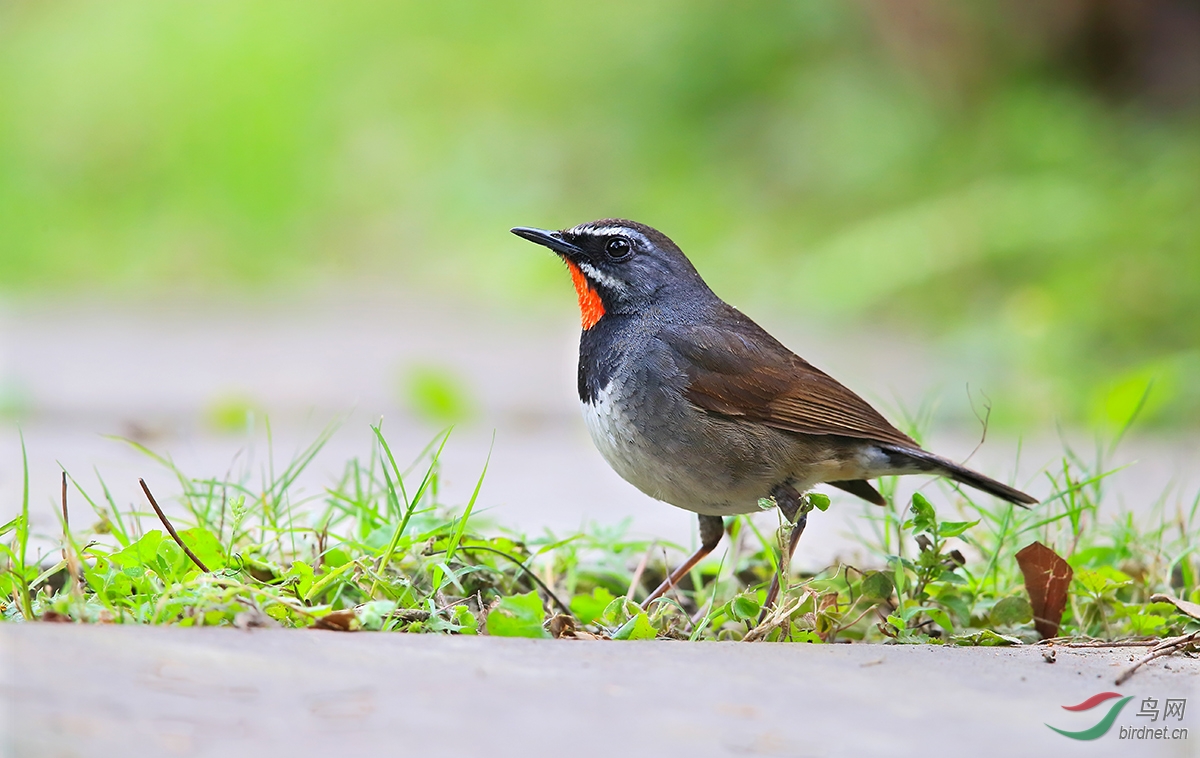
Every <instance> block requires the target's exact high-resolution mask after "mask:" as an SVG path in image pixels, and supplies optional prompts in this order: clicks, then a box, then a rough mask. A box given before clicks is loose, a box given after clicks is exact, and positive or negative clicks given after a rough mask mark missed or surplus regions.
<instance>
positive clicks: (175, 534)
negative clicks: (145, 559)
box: [63, 479, 209, 574]
mask: <svg viewBox="0 0 1200 758" xmlns="http://www.w3.org/2000/svg"><path fill="white" fill-rule="evenodd" d="M138 484H140V485H142V492H145V493H146V499H147V500H149V501H150V507H152V508H154V512H155V513H157V514H158V520H159V521H161V522H162V523H163V526H165V527H166V528H167V532H168V533H169V534H170V535H171V539H173V540H175V544H177V545H179V547H180V548H182V549H183V552H184V553H185V554H186V555H187V557H188V558H191V559H192V563H194V564H196V565H197V566H199V567H200V570H201V571H203V572H204V573H206V574H207V573H209V572H208V566H205V565H204V562H203V561H201V560H200V559H199V558H197V557H196V554H195V553H193V552H192V549H191V548H190V547H188V546H187V545H185V544H183V540H182V539H180V537H179V532H177V531H175V527H174V526H171V522H170V521H168V520H167V514H165V513H163V512H162V508H159V507H158V502H157V501H155V499H154V495H151V494H150V488H149V487H147V486H146V480H145V479H138ZM63 486H64V487H66V484H64V485H63Z"/></svg>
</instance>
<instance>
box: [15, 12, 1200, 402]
mask: <svg viewBox="0 0 1200 758" xmlns="http://www.w3.org/2000/svg"><path fill="white" fill-rule="evenodd" d="M1198 16H1200V12H1197V11H1195V9H1194V4H1193V3H1188V2H1186V1H1185V0H1157V1H1156V2H1145V3H1129V2H1121V1H1120V0H1084V1H1083V2H1079V3H1072V4H1037V3H1033V2H1011V3H1001V2H998V1H997V0H974V1H973V2H967V3H944V2H936V0H904V2H891V3H885V2H872V1H871V0H862V1H861V2H858V3H844V2H839V1H836V0H822V1H814V2H785V1H783V0H764V1H763V2H758V3H753V4H749V5H738V6H731V5H728V4H723V3H716V2H712V0H702V1H701V2H688V3H683V2H680V1H679V0H676V1H675V2H663V3H653V4H643V3H633V2H628V0H618V2H615V3H607V4H603V5H591V6H588V5H579V4H560V3H550V2H545V0H522V1H520V2H514V3H504V4H487V3H481V2H465V1H461V0H452V1H451V2H445V3H436V4H430V3H414V2H400V3H384V2H367V1H365V0H350V1H347V2H341V3H303V2H301V3H297V2H286V3H285V2H282V1H280V0H255V1H253V2H244V1H243V2H234V1H232V0H214V1H213V2H209V3H203V4H191V5H186V4H185V5H173V4H167V5H164V4H161V3H155V2H152V1H151V0H111V1H110V2H106V3H90V2H57V3H34V2H14V3H7V4H5V5H4V6H3V7H0V287H3V288H4V289H6V290H8V291H9V292H14V293H15V292H26V291H34V292H36V291H55V292H58V291H62V290H64V289H65V290H67V291H78V290H82V289H85V288H101V289H103V290H109V291H114V292H126V291H131V290H136V289H137V288H141V287H146V286H148V285H153V286H154V287H155V288H167V289H168V290H172V289H174V290H178V289H199V290H208V289H212V288H214V287H215V288H220V287H226V286H230V285H235V286H241V285H246V284H249V285H252V286H261V285H269V286H273V287H290V286H293V285H295V284H304V283H315V282H320V281H325V280H327V279H329V278H330V277H334V278H337V277H342V278H344V279H345V280H346V281H348V282H351V283H356V282H357V283H361V282H364V281H394V282H395V283H396V285H397V286H402V287H408V288H410V289H413V288H428V289H433V290H435V291H439V292H446V293H448V294H454V295H457V296H464V297H479V296H486V297H493V298H495V297H499V298H501V299H503V298H511V299H514V300H518V299H523V298H525V297H527V296H528V295H530V294H534V293H540V292H543V291H554V292H556V293H557V291H558V290H559V289H561V281H560V279H561V272H559V271H558V270H557V269H556V266H555V262H554V261H553V260H552V259H550V258H549V257H548V256H542V255H537V254H533V253H531V251H529V250H528V249H526V247H525V246H524V244H523V243H521V242H520V241H518V240H511V239H508V236H507V235H506V233H505V230H507V228H508V227H510V226H512V225H514V224H535V225H543V226H567V225H573V224H575V223H578V222H581V221H584V220H588V219H591V218H595V217H599V216H608V215H622V216H630V217H634V218H637V219H639V220H643V221H646V222H648V223H651V224H654V225H655V226H658V227H660V228H662V229H664V230H666V231H667V232H668V233H669V234H671V235H672V236H673V237H674V238H675V239H676V240H678V241H679V242H680V243H681V244H682V245H683V247H684V249H685V250H687V251H688V252H689V253H690V254H692V255H693V257H694V258H695V259H696V260H697V263H698V265H699V266H700V268H701V270H702V271H704V272H705V273H706V275H707V276H708V277H709V279H710V281H712V282H713V284H714V286H715V287H716V288H717V289H718V291H719V292H721V293H722V294H724V295H726V296H728V297H730V298H731V299H734V300H736V301H740V302H746V301H748V300H750V301H754V302H761V303H762V304H763V305H764V307H768V306H769V307H775V308H790V309H793V310H794V311H795V312H796V313H797V315H802V316H803V317H805V318H809V319H818V320H819V319H822V318H825V319H842V318H848V317H849V318H857V319H866V320H875V321H886V322H888V323H893V324H897V325H899V326H901V327H903V328H908V329H921V330H924V331H925V332H926V333H929V334H935V335H939V336H940V337H941V338H943V339H944V340H946V344H948V345H949V346H950V347H951V348H953V349H956V350H961V351H962V354H963V356H964V357H970V358H973V359H974V360H976V361H977V362H978V363H979V364H981V365H983V366H985V367H987V368H989V369H990V373H989V374H988V375H989V377H990V379H989V388H990V394H991V395H992V396H993V397H997V396H999V395H1003V396H1004V398H1005V399H1006V402H1005V403H1003V404H1000V405H999V406H998V413H997V416H996V417H995V418H996V419H998V420H1000V421H1001V422H1003V421H1004V420H1005V419H1006V417H1008V416H1011V415H1012V414H1014V413H1017V412H1021V413H1025V414H1029V415H1031V416H1034V417H1036V418H1042V419H1045V418H1050V417H1054V416H1056V415H1057V416H1060V417H1066V418H1069V419H1075V420H1088V421H1093V422H1102V423H1103V422H1107V421H1109V420H1113V419H1123V418H1125V417H1127V415H1128V411H1129V409H1130V404H1131V403H1134V404H1135V405H1136V404H1137V403H1139V402H1141V398H1142V396H1143V394H1144V390H1145V387H1146V386H1147V384H1148V383H1149V382H1151V381H1153V383H1154V392H1153V393H1152V398H1153V401H1152V402H1150V403H1148V404H1147V407H1146V408H1145V411H1146V415H1147V417H1149V418H1151V419H1152V420H1157V421H1159V422H1168V423H1177V424H1187V423H1191V424H1195V423H1196V422H1197V421H1200V389H1197V388H1198V387H1200V339H1198V337H1197V335H1200V308H1197V306H1196V304H1197V303H1198V302H1200V213H1197V212H1196V208H1197V207H1200V181H1198V180H1197V177H1198V176H1200V118H1198V117H1197V110H1196V106H1197V101H1198V99H1200V98H1198V97H1197V92H1196V90H1197V87H1198V86H1200V84H1198V81H1200V78H1198V77H1197V76H1196V75H1195V72H1196V71H1200V63H1198V62H1197V52H1196V51H1197V50H1200V17H1198ZM380 275H386V276H388V277H389V279H387V280H384V279H381V278H379V277H380ZM552 287H553V290H552V289H551V288H552ZM1131 398H1133V399H1132V400H1131Z"/></svg>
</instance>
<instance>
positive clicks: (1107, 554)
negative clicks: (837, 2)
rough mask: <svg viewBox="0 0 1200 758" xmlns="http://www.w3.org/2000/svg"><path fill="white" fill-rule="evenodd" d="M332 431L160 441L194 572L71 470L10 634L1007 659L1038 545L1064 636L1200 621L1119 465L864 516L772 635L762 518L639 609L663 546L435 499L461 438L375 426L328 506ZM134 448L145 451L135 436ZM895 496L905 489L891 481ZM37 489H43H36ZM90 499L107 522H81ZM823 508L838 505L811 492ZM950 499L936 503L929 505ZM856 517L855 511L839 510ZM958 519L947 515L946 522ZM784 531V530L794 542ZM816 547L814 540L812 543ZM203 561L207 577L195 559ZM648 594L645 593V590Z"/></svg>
mask: <svg viewBox="0 0 1200 758" xmlns="http://www.w3.org/2000/svg"><path fill="white" fill-rule="evenodd" d="M331 432H332V429H330V430H327V431H326V432H325V433H323V434H322V435H320V436H319V437H318V438H317V439H316V440H314V442H313V443H312V444H311V445H310V446H309V447H308V448H306V449H305V450H303V451H302V452H301V453H300V454H298V455H297V456H296V457H295V458H294V459H293V460H292V461H290V462H289V463H288V464H287V465H286V466H283V467H281V468H280V469H279V470H276V469H275V466H274V465H273V463H270V462H269V463H268V464H266V465H265V466H264V470H263V471H262V472H261V475H260V478H259V479H258V481H257V483H255V482H253V481H252V480H251V479H250V478H249V477H246V478H239V479H230V478H215V479H214V478H193V477H191V476H189V475H187V474H185V473H184V472H182V471H179V470H178V469H177V468H176V467H175V466H174V465H173V464H172V463H171V462H170V460H169V459H167V458H165V457H162V456H159V455H157V454H155V453H153V452H151V451H149V450H146V449H145V448H142V450H143V451H144V452H145V453H146V455H147V462H148V464H151V465H154V466H163V467H166V469H167V470H168V471H169V472H170V473H171V474H173V475H174V477H175V481H176V485H177V486H176V488H175V491H174V492H170V493H168V492H158V493H156V495H157V498H158V499H160V500H165V499H166V498H167V497H168V496H169V497H170V499H171V500H173V501H175V502H176V503H177V504H178V507H176V508H174V509H168V510H171V511H172V512H173V513H174V514H175V515H174V516H173V517H172V520H173V522H174V523H173V526H174V528H176V529H177V530H178V536H179V540H180V541H182V543H183V544H184V545H186V546H187V548H188V550H189V551H190V552H191V554H192V555H193V556H194V559H193V558H192V557H190V556H189V555H188V554H187V553H186V552H185V551H184V550H183V549H181V547H180V545H179V544H177V542H176V540H174V539H172V537H171V536H169V535H168V533H167V531H166V530H165V529H164V524H163V523H161V522H160V520H159V519H158V518H157V517H156V516H155V515H154V513H153V512H152V511H149V510H147V509H146V508H145V507H134V508H127V509H122V508H121V507H119V506H118V504H117V503H116V502H115V501H114V499H113V498H112V496H111V495H110V493H109V492H108V488H107V485H105V484H104V481H103V479H100V482H101V484H100V492H99V493H89V492H86V491H85V490H84V489H83V488H82V487H81V486H80V485H79V484H78V482H77V481H76V480H75V479H74V478H72V477H70V476H69V475H68V474H67V473H64V475H63V486H64V489H63V492H64V503H66V502H67V501H68V500H69V501H70V505H69V507H64V510H63V512H62V513H61V514H59V515H60V518H59V523H60V526H61V527H62V528H61V531H60V532H59V533H56V534H52V535H39V536H40V537H43V538H45V539H46V540H47V542H46V543H45V544H54V543H57V544H54V548H53V549H52V550H50V551H49V552H46V553H44V554H42V555H39V556H37V557H34V556H32V555H31V552H30V550H31V544H30V539H31V534H30V532H29V526H28V525H29V503H28V498H27V495H26V497H25V499H23V501H22V507H21V512H20V514H19V515H18V516H17V517H16V518H15V519H13V520H12V521H10V522H8V523H7V524H5V525H4V526H3V527H0V537H2V538H3V539H5V540H6V544H3V545H0V556H3V558H4V559H5V566H6V568H5V571H4V573H2V574H0V595H2V596H3V597H4V598H5V601H4V606H3V612H2V616H3V618H4V619H5V620H8V621H19V620H23V619H43V620H58V621H80V622H88V623H137V624H162V625H172V626H201V625H203V626H213V625H215V626H223V625H235V626H256V625H279V626H284V627H295V628H305V627H313V626H318V627H325V628H338V629H363V630H384V631H403V632H409V633H418V632H425V633H449V634H476V633H480V632H486V633H489V634H493V635H516V636H528V637H549V636H573V635H596V636H603V637H612V638H614V639H644V638H654V637H659V638H670V639H689V640H711V639H722V640H737V639H761V640H791V641H804V642H834V641H845V640H862V641H887V640H892V641H898V642H931V641H942V642H946V641H954V642H957V643H959V644H1010V643H1013V642H1016V641H1026V642H1031V641H1033V640H1035V639H1036V638H1037V635H1036V633H1035V632H1034V631H1033V629H1032V625H1031V623H1030V614H1031V609H1030V605H1029V601H1028V599H1027V598H1026V596H1025V594H1024V589H1023V585H1022V579H1021V575H1020V572H1019V570H1018V569H1017V565H1016V562H1015V559H1014V557H1013V556H1014V554H1015V553H1016V551H1017V550H1019V549H1020V548H1021V547H1023V546H1024V545H1026V544H1028V543H1029V542H1031V541H1033V540H1035V539H1036V540H1039V541H1041V542H1043V543H1044V544H1046V545H1048V546H1050V547H1051V548H1053V549H1054V550H1056V551H1057V552H1058V553H1059V554H1061V555H1063V556H1065V557H1067V559H1068V560H1069V562H1070V563H1071V565H1072V567H1073V568H1074V571H1075V579H1074V582H1073V584H1072V586H1071V593H1070V602H1069V604H1068V608H1067V611H1066V614H1065V617H1064V620H1063V625H1062V629H1061V632H1060V633H1061V634H1063V635H1068V636H1077V637H1089V638H1100V639H1114V638H1119V637H1127V636H1144V635H1150V636H1166V635H1170V634H1177V633H1181V632H1184V631H1191V630H1194V629H1197V628H1200V622H1198V621H1197V620H1195V619H1189V618H1188V617H1187V616H1184V615H1183V614H1182V613H1179V612H1177V611H1176V610H1175V608H1174V606H1171V605H1169V604H1166V603H1160V602H1154V601H1152V600H1151V596H1152V595H1154V594H1156V593H1166V594H1169V595H1172V596H1174V597H1179V598H1183V599H1190V600H1192V601H1194V602H1197V601H1200V579H1198V570H1200V556H1197V555H1196V552H1195V549H1196V548H1195V546H1196V545H1200V497H1198V498H1197V499H1196V500H1195V501H1193V503H1192V504H1191V506H1190V508H1188V509H1180V510H1177V511H1176V512H1168V511H1167V510H1166V505H1165V500H1162V501H1160V502H1159V503H1158V505H1157V506H1156V510H1155V511H1154V513H1153V516H1152V518H1151V519H1150V521H1149V522H1148V523H1139V522H1136V521H1135V520H1134V519H1133V517H1132V516H1131V515H1129V514H1120V515H1117V516H1116V517H1108V518H1101V517H1100V515H1099V513H1098V505H1099V503H1100V501H1101V498H1102V497H1103V487H1104V483H1105V476H1106V469H1105V466H1104V460H1105V456H1103V455H1100V454H1098V455H1097V457H1096V459H1095V460H1094V461H1090V462H1087V461H1084V460H1083V459H1082V458H1081V457H1080V456H1078V455H1076V454H1075V453H1073V452H1071V451H1067V452H1066V454H1065V455H1064V457H1063V459H1062V460H1061V462H1059V463H1058V464H1056V465H1054V466H1051V467H1048V468H1047V469H1046V472H1045V477H1046V478H1047V480H1048V482H1049V483H1050V489H1051V491H1052V493H1053V494H1052V495H1051V496H1050V497H1048V498H1047V499H1046V501H1045V502H1043V503H1042V504H1040V505H1038V506H1036V507H1034V508H1032V509H1030V510H1028V511H1026V510H1022V509H1018V508H1014V507H1012V506H1009V505H997V504H996V503H994V502H992V501H991V500H990V499H989V500H988V501H987V502H982V501H976V500H974V499H972V497H971V496H970V495H969V493H967V492H961V491H958V490H956V489H952V488H950V487H949V486H947V485H939V489H938V492H937V494H936V495H935V494H933V493H931V494H929V495H928V496H921V495H915V496H914V498H913V500H912V501H910V502H909V503H896V502H895V500H894V498H893V499H892V500H891V502H892V504H891V505H889V506H888V507H886V508H882V509H880V508H877V507H875V506H863V517H862V518H861V519H860V520H859V524H860V525H861V527H862V529H861V533H860V535H859V542H860V544H861V545H862V546H863V547H864V548H865V549H866V551H867V554H868V555H869V556H870V558H869V559H868V563H867V564H866V565H862V566H851V565H845V564H839V565H836V566H830V567H829V568H827V569H825V570H823V571H821V572H818V573H817V574H815V575H811V576H790V575H789V576H788V577H787V580H786V582H785V586H786V590H785V592H784V593H783V595H782V597H781V599H780V602H779V603H778V604H777V606H776V608H775V609H774V610H773V611H772V612H771V613H769V614H768V616H767V619H766V621H765V622H764V623H761V624H760V623H758V617H759V614H760V610H761V603H762V601H763V597H764V594H765V590H766V585H767V583H768V582H769V580H770V578H771V577H772V575H773V573H774V572H775V571H776V570H777V567H776V545H777V535H776V534H774V533H772V532H765V533H764V532H762V531H761V530H759V529H758V528H756V526H755V524H754V522H752V521H751V520H749V519H746V518H741V517H739V518H737V519H733V520H732V521H731V522H730V523H729V529H730V533H731V539H730V540H729V541H728V542H726V543H725V544H726V545H728V546H731V547H729V548H728V549H727V550H726V551H725V552H724V553H722V554H721V555H720V556H719V557H716V558H714V559H711V560H709V561H706V562H704V563H702V564H700V566H699V567H698V568H697V569H696V570H695V571H693V572H692V574H691V576H690V577H689V578H688V579H687V580H685V581H684V583H683V586H682V587H681V588H679V589H678V590H676V591H674V592H672V593H670V594H669V595H668V597H667V598H666V599H665V600H663V601H661V602H659V603H658V604H657V605H655V606H654V607H653V608H652V609H651V611H650V613H648V614H647V613H644V612H642V611H641V610H640V609H639V608H638V607H637V605H636V604H635V603H634V602H631V601H637V600H640V599H641V598H642V597H644V596H645V593H646V592H647V591H648V589H649V588H650V587H652V586H654V585H655V584H656V583H657V582H658V581H659V580H661V578H662V576H663V575H664V572H665V569H666V566H665V563H664V559H665V557H666V555H665V552H664V548H665V547H672V546H665V545H662V544H660V543H656V542H648V541H645V540H636V539H631V538H629V537H628V536H627V535H626V534H625V528H624V526H620V525H618V526H615V527H599V526H594V527H592V528H591V529H589V530H588V531H586V532H584V533H580V534H573V535H567V536H562V535H555V534H550V533H544V534H541V535H529V536H523V535H517V534H514V533H511V532H508V531H505V530H504V529H502V528H499V527H495V526H490V525H489V524H488V523H487V522H486V521H484V520H483V519H481V518H480V517H479V516H477V515H476V514H475V512H474V506H475V503H476V498H477V496H478V494H479V485H480V484H481V483H482V481H483V472H481V473H480V477H479V484H477V485H476V487H475V490H474V492H473V494H472V495H471V497H470V499H469V500H468V502H467V503H465V504H460V505H459V506H458V507H451V506H449V505H447V504H446V503H444V502H442V501H441V499H440V495H439V480H440V471H441V467H440V463H439V461H440V457H441V454H442V451H443V450H444V448H445V446H446V445H447V444H452V443H451V442H450V441H449V437H450V435H449V432H446V433H443V434H441V435H439V436H438V438H436V439H435V440H433V442H432V443H431V444H430V445H429V446H428V447H427V448H426V449H425V450H423V451H421V452H420V453H419V454H418V455H416V456H415V457H413V456H410V457H408V458H397V456H396V452H395V451H393V450H392V449H391V448H390V446H389V445H388V443H387V439H386V437H385V435H384V434H383V433H382V431H381V430H380V429H379V428H373V435H372V438H371V440H370V441H371V448H370V452H369V454H368V455H367V456H366V457H365V458H361V459H358V458H356V459H354V460H351V461H348V462H346V463H345V465H344V467H343V469H342V473H341V475H340V477H338V478H337V480H336V481H334V482H332V483H331V484H330V486H329V487H327V488H326V489H325V490H324V492H322V493H319V494H315V495H308V496H305V495H303V494H301V493H300V491H299V490H298V489H297V488H296V486H295V483H296V481H297V478H298V477H299V476H300V475H301V473H302V472H303V471H304V470H305V469H306V468H307V467H308V466H309V465H311V463H312V462H313V460H314V459H315V458H316V457H317V456H318V455H319V453H320V452H321V449H322V447H323V446H324V444H325V442H326V441H327V439H328V437H329V434H330V433H331ZM130 444H135V443H130ZM883 490H884V492H885V493H886V494H889V495H891V494H893V493H894V492H895V482H894V481H884V482H883ZM26 492H28V486H27V485H26ZM81 501H82V503H83V504H86V506H87V510H88V511H90V512H91V513H90V518H89V520H94V523H93V524H92V525H91V526H89V527H86V528H82V527H81V526H80V525H79V524H80V522H81V518H80V517H81V511H83V510H84V508H83V507H81ZM811 501H812V504H813V505H815V506H817V507H825V506H827V505H828V501H827V499H825V498H822V497H819V496H812V497H811ZM934 502H937V503H938V505H937V506H936V508H935V506H934V505H933V503H934ZM842 507H853V506H849V505H844V504H843V505H842ZM949 514H952V517H948V515H949ZM786 526H787V525H785V524H780V534H785V533H786ZM801 545H802V546H801V549H803V542H802V543H801ZM198 563H199V564H203V566H204V567H205V568H206V569H207V571H202V570H201V568H200V567H199V566H198V565H197V564H198ZM635 579H636V581H635Z"/></svg>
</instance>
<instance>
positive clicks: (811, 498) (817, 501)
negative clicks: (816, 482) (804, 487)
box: [808, 492, 829, 513]
mask: <svg viewBox="0 0 1200 758" xmlns="http://www.w3.org/2000/svg"><path fill="white" fill-rule="evenodd" d="M808 502H809V504H810V505H812V507H814V508H816V509H817V510H818V511H821V512H822V513H823V512H825V511H827V510H829V496H828V495H823V494H821V493H820V492H810V493H808Z"/></svg>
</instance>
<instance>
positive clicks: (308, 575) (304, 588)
mask: <svg viewBox="0 0 1200 758" xmlns="http://www.w3.org/2000/svg"><path fill="white" fill-rule="evenodd" d="M283 578H284V579H285V580H286V579H293V578H294V579H295V580H296V595H297V596H299V597H306V596H307V595H308V591H309V590H310V589H311V588H312V585H313V570H312V566H310V565H308V564H307V563H305V562H304V561H293V562H292V566H291V568H289V569H288V570H287V573H286V574H284V575H283Z"/></svg>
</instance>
